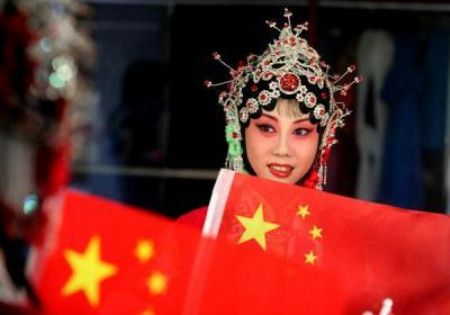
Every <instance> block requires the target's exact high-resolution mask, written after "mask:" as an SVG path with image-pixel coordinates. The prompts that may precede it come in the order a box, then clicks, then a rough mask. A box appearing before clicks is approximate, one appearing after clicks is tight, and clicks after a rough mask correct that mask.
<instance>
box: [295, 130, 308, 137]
mask: <svg viewBox="0 0 450 315" xmlns="http://www.w3.org/2000/svg"><path fill="white" fill-rule="evenodd" d="M310 132H311V130H310V129H308V128H297V129H295V130H294V134H295V135H296V136H300V137H304V136H307V135H308V134H309V133H310Z"/></svg>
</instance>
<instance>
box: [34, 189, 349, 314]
mask: <svg viewBox="0 0 450 315" xmlns="http://www.w3.org/2000/svg"><path fill="white" fill-rule="evenodd" d="M46 211H49V218H50V221H49V224H48V225H47V227H46V228H47V231H46V232H47V233H46V234H47V235H46V237H45V242H44V243H43V245H42V247H38V248H35V250H34V253H33V255H32V259H31V260H30V262H29V266H28V267H29V268H28V271H29V275H30V277H31V279H32V283H33V285H34V287H35V289H36V292H37V293H38V295H39V297H40V300H41V304H42V313H43V314H46V315H54V314H55V315H56V314H59V315H61V314H64V315H71V314H86V315H89V314H108V315H115V314H127V315H129V314H131V315H132V314H136V315H150V314H274V313H276V314H292V313H302V312H304V313H307V314H330V313H334V314H339V313H341V310H342V307H343V304H342V299H341V293H340V289H339V288H338V287H337V286H334V285H330V284H329V282H331V284H333V283H334V282H335V281H334V280H333V279H334V278H335V277H336V276H335V275H334V273H332V272H328V271H322V270H317V269H314V268H311V267H312V266H306V265H304V264H296V263H289V262H286V261H284V260H283V259H280V258H278V257H271V256H268V255H265V254H263V253H261V252H254V251H246V250H242V249H241V248H237V247H236V246H234V245H233V244H228V242H223V241H220V240H217V241H216V240H213V239H209V238H202V237H201V235H200V233H199V232H198V231H196V230H193V229H190V228H188V227H185V226H181V225H178V224H177V223H175V222H172V221H169V220H168V219H165V218H162V217H159V216H156V215H154V214H151V213H148V212H144V211H139V210H137V209H133V208H130V207H128V206H125V205H122V204H118V203H115V202H112V201H108V200H105V199H102V198H98V197H94V196H91V195H87V194H83V193H80V192H76V191H70V190H69V191H66V192H65V194H64V197H63V198H62V199H61V200H60V201H57V200H53V202H52V203H50V204H47V205H46Z"/></svg>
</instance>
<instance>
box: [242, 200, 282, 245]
mask: <svg viewBox="0 0 450 315" xmlns="http://www.w3.org/2000/svg"><path fill="white" fill-rule="evenodd" d="M236 218H237V219H238V220H239V222H240V223H241V224H242V225H243V226H244V228H245V231H244V233H243V234H242V236H241V238H240V239H239V242H238V244H241V243H244V242H246V241H249V240H252V239H254V240H255V241H256V242H257V243H258V244H259V246H261V247H262V249H264V250H265V249H266V233H267V232H270V231H272V230H275V229H276V228H278V227H279V225H278V224H274V223H270V222H266V221H264V217H263V208H262V204H260V205H259V206H258V209H257V210H256V212H255V214H254V215H253V217H252V218H247V217H243V216H240V215H236Z"/></svg>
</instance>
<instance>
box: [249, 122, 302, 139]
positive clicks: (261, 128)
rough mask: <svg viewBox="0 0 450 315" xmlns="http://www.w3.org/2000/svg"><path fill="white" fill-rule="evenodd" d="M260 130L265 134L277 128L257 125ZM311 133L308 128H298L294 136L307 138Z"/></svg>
mask: <svg viewBox="0 0 450 315" xmlns="http://www.w3.org/2000/svg"><path fill="white" fill-rule="evenodd" d="M256 126H257V127H258V129H259V130H261V131H262V132H264V133H269V132H274V131H275V128H274V127H272V126H271V125H269V124H259V125H256ZM310 132H311V129H308V128H297V129H295V130H294V132H293V134H294V135H296V136H299V137H304V136H307V135H308V134H309V133H310Z"/></svg>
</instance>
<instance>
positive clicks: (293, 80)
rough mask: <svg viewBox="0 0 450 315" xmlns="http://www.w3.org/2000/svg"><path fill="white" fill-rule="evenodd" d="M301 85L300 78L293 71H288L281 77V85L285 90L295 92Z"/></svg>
mask: <svg viewBox="0 0 450 315" xmlns="http://www.w3.org/2000/svg"><path fill="white" fill-rule="evenodd" d="M299 85H300V79H299V77H298V76H297V75H295V74H293V73H286V74H284V75H283V76H282V77H281V79H280V87H281V90H282V91H283V92H288V93H289V92H294V91H296V90H297V89H298V87H299Z"/></svg>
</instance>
